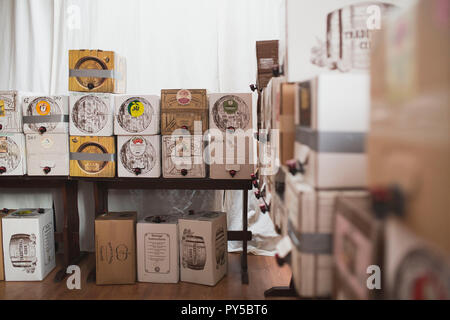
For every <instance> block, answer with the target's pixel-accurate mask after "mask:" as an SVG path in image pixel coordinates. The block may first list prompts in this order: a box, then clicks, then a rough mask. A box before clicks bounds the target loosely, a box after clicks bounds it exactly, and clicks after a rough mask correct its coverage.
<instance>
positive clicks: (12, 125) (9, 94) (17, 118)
mask: <svg viewBox="0 0 450 320" xmlns="http://www.w3.org/2000/svg"><path fill="white" fill-rule="evenodd" d="M25 94H31V93H25V92H21V91H16V90H9V91H0V133H16V132H23V129H22V106H21V104H22V96H23V95H25Z"/></svg>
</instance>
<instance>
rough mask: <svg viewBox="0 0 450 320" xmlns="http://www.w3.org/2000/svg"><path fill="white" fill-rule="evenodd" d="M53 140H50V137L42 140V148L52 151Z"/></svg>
mask: <svg viewBox="0 0 450 320" xmlns="http://www.w3.org/2000/svg"><path fill="white" fill-rule="evenodd" d="M53 143H54V142H53V139H51V138H49V137H43V138H42V139H41V146H42V148H44V149H50V148H51V147H52V146H53Z"/></svg>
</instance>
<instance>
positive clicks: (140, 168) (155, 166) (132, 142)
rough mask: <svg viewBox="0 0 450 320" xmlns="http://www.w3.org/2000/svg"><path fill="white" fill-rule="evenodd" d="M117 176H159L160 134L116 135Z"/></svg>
mask: <svg viewBox="0 0 450 320" xmlns="http://www.w3.org/2000/svg"><path fill="white" fill-rule="evenodd" d="M117 153H118V158H119V159H118V172H117V173H118V176H119V177H138V178H150V177H153V178H159V177H160V176H161V158H160V157H161V136H160V135H156V136H138V135H137V136H117Z"/></svg>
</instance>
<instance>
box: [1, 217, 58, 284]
mask: <svg viewBox="0 0 450 320" xmlns="http://www.w3.org/2000/svg"><path fill="white" fill-rule="evenodd" d="M2 233H3V260H4V266H5V280H6V281H40V280H43V279H44V278H45V277H46V276H47V275H48V274H49V273H50V271H52V270H53V269H54V268H55V266H56V262H55V238H54V223H53V209H18V210H15V211H13V212H12V213H10V214H8V215H7V216H6V217H4V218H3V219H2Z"/></svg>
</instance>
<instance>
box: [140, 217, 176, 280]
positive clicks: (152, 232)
mask: <svg viewBox="0 0 450 320" xmlns="http://www.w3.org/2000/svg"><path fill="white" fill-rule="evenodd" d="M178 218H179V216H178V215H161V216H148V217H146V218H145V219H142V220H140V221H139V222H138V223H137V264H138V269H137V272H138V281H140V282H157V283H177V282H178V281H179V280H180V262H179V258H180V255H179V242H178Z"/></svg>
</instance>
